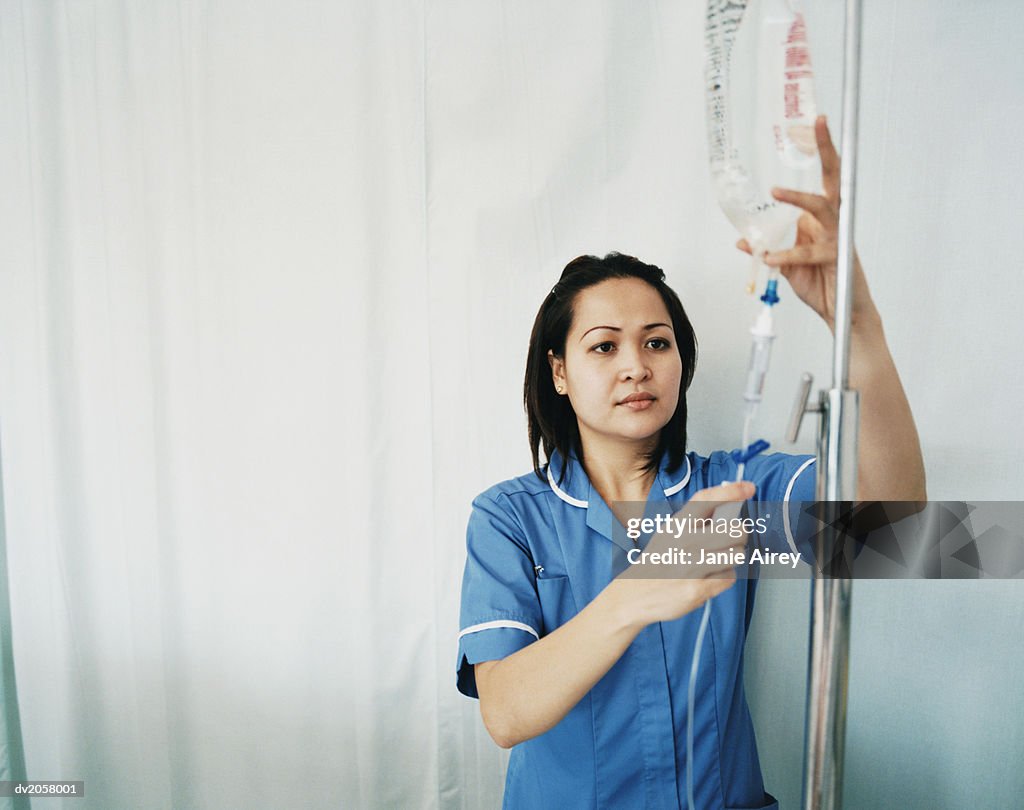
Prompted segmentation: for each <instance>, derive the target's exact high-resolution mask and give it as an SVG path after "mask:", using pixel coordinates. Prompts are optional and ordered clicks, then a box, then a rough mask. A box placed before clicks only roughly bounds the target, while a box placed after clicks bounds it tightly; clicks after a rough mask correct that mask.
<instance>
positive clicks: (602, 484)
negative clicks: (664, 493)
mask: <svg viewBox="0 0 1024 810" xmlns="http://www.w3.org/2000/svg"><path fill="white" fill-rule="evenodd" d="M656 446H657V437H654V439H653V440H647V441H644V442H641V443H636V444H633V443H629V444H623V443H619V442H602V441H600V440H594V439H591V440H590V441H584V443H583V469H585V470H586V471H587V477H588V478H589V479H590V483H591V484H593V486H594V488H595V489H596V490H597V491H598V492H599V493H600V494H601V497H602V498H604V499H605V501H606V502H607V503H612V502H613V501H646V500H647V495H648V493H649V492H650V491H651V485H652V484H653V483H654V479H655V478H656V477H657V473H656V472H648V471H647V470H645V469H644V466H645V465H646V464H647V454H648V453H650V452H651V451H652V450H653V449H654V448H655V447H656Z"/></svg>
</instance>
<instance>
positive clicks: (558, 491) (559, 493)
mask: <svg viewBox="0 0 1024 810" xmlns="http://www.w3.org/2000/svg"><path fill="white" fill-rule="evenodd" d="M548 483H549V484H550V485H551V489H553V490H554V491H555V494H556V495H557V496H558V497H559V498H561V499H562V500H563V501H565V502H566V503H568V504H571V505H573V506H579V507H581V508H583V509H586V508H587V502H586V501H581V500H580V499H579V498H574V497H573V496H572V495H570V494H569V493H568V492H563V491H562V490H561V489H559V487H558V484H556V483H555V477H554V476H553V475H552V474H551V465H550V464H549V465H548ZM535 635H536V634H535Z"/></svg>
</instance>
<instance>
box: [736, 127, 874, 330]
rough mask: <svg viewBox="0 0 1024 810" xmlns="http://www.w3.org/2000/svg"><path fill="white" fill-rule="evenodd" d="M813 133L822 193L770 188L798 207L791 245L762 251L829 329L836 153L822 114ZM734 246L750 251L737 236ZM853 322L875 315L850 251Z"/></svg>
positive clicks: (836, 236)
mask: <svg viewBox="0 0 1024 810" xmlns="http://www.w3.org/2000/svg"><path fill="white" fill-rule="evenodd" d="M814 135H815V138H816V139H817V142H818V154H819V155H821V184H822V189H823V190H824V194H808V193H806V192H802V191H795V190H793V189H785V188H776V189H773V190H772V196H773V197H775V199H777V200H779V201H780V202H784V203H789V204H791V205H795V206H796V207H797V208H802V209H803V214H801V215H800V219H798V220H797V228H796V244H795V245H794V246H793V247H792V248H790V249H788V250H776V251H774V252H772V253H768V254H766V255H765V258H764V262H765V264H767V265H768V266H769V267H778V268H779V272H781V273H782V275H783V276H785V277H786V280H787V281H789V285H790V287H792V288H793V292H795V293H796V294H797V297H799V298H800V300H801V301H803V302H804V303H806V304H807V305H808V306H809V307H810V308H811V309H813V310H814V311H815V312H817V313H818V315H820V316H821V318H822V319H823V320H824V321H825V323H826V324H828V327H829V329H833V330H834V329H835V327H834V323H835V309H836V261H837V257H838V256H839V170H840V160H839V154H838V153H837V152H836V148H835V146H834V145H833V143H832V136H831V135H830V134H829V131H828V124H827V123H826V122H825V116H823V115H819V116H818V119H817V120H816V121H815V124H814ZM736 246H737V247H738V248H739V249H740V250H742V251H744V252H746V253H750V252H751V250H750V245H749V244H748V243H747V240H746V239H741V240H740V241H739V242H737V243H736ZM852 317H853V321H854V323H858V324H859V323H860V322H863V321H867V320H868V319H870V318H877V317H878V311H877V309H876V308H875V305H874V302H873V301H872V300H871V293H870V291H869V290H868V283H867V278H866V277H865V276H864V269H863V268H862V267H861V264H860V258H859V257H858V256H857V254H856V252H854V268H853V305H852Z"/></svg>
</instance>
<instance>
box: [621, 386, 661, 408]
mask: <svg viewBox="0 0 1024 810" xmlns="http://www.w3.org/2000/svg"><path fill="white" fill-rule="evenodd" d="M654 400H655V396H654V394H648V393H647V392H646V391H637V392H636V393H635V394H630V395H629V396H628V397H626V398H625V399H624V400H622V401H621V402H620V403H619V405H622V406H623V407H624V408H628V409H629V410H631V411H646V410H647V409H648V408H650V407H651V406H652V405H654Z"/></svg>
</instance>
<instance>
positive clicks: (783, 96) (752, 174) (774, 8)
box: [705, 0, 821, 257]
mask: <svg viewBox="0 0 1024 810" xmlns="http://www.w3.org/2000/svg"><path fill="white" fill-rule="evenodd" d="M705 48H706V59H707V61H706V64H705V80H706V82H707V85H706V94H707V127H708V146H709V152H710V160H711V177H712V180H713V182H714V186H715V192H716V194H717V195H718V202H719V205H721V207H722V210H723V211H724V212H725V215H726V216H727V217H728V218H729V221H730V222H732V224H733V225H735V226H736V229H737V230H739V232H740V233H741V234H742V235H743V236H744V237H746V239H747V241H748V242H749V243H750V246H751V248H752V249H753V252H754V256H755V257H760V256H762V255H763V254H764V252H765V251H772V250H778V249H780V248H784V247H789V246H790V245H791V244H792V243H793V240H794V235H795V227H794V226H795V224H796V221H797V219H798V218H799V217H800V214H801V211H800V209H798V208H796V207H794V206H792V205H788V204H787V203H781V202H779V201H778V200H776V199H775V198H773V197H772V196H771V189H772V187H773V186H781V187H783V188H792V189H797V190H798V191H808V192H811V193H815V194H820V193H821V163H820V161H819V159H818V147H817V143H816V141H815V137H814V120H815V117H816V116H817V111H816V109H815V104H814V74H813V73H812V70H811V56H810V50H809V48H808V45H807V26H806V23H805V21H804V17H803V14H802V13H801V9H800V2H799V0H708V6H707V24H706V28H705Z"/></svg>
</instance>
